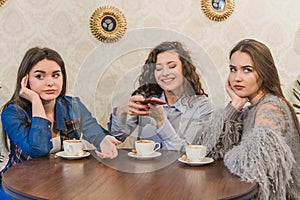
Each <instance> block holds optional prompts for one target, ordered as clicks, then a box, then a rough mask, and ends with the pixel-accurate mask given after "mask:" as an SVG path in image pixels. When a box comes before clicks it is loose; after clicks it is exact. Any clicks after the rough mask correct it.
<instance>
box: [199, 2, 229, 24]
mask: <svg viewBox="0 0 300 200" xmlns="http://www.w3.org/2000/svg"><path fill="white" fill-rule="evenodd" d="M201 7H202V10H203V12H204V14H205V15H206V16H207V17H208V18H209V19H211V20H214V21H223V20H225V19H227V18H228V17H229V16H230V15H231V14H232V13H233V10H234V0H201Z"/></svg>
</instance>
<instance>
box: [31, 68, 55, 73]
mask: <svg viewBox="0 0 300 200" xmlns="http://www.w3.org/2000/svg"><path fill="white" fill-rule="evenodd" d="M57 72H61V70H55V71H53V72H52V73H57ZM33 73H43V74H45V73H46V72H45V71H43V70H39V69H38V70H35V71H34V72H33Z"/></svg>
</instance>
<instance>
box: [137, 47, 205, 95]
mask: <svg viewBox="0 0 300 200" xmlns="http://www.w3.org/2000/svg"><path fill="white" fill-rule="evenodd" d="M166 51H174V52H176V53H178V55H179V59H180V61H181V63H182V73H183V77H184V78H185V81H184V88H185V91H184V93H185V95H186V96H191V95H194V94H196V95H205V96H208V95H207V94H206V93H205V91H204V89H203V88H202V86H201V82H200V76H199V75H198V73H197V72H196V67H195V65H194V64H193V62H192V59H191V56H190V54H189V52H188V51H187V50H185V49H184V48H183V46H182V44H181V43H180V42H178V41H166V42H163V43H161V44H159V45H158V46H156V47H155V48H154V49H152V51H151V52H150V53H149V55H148V58H147V60H146V61H145V64H144V66H143V68H142V73H141V75H140V76H139V78H138V81H139V88H138V89H137V90H135V91H134V92H133V94H132V95H135V94H142V95H143V96H145V97H151V96H156V97H160V96H161V94H162V92H163V89H162V88H161V87H160V86H159V85H158V84H157V82H156V80H155V76H154V70H155V66H156V61H157V55H158V54H160V53H163V52H166ZM188 87H190V88H191V89H192V91H191V90H188V89H187V88H188Z"/></svg>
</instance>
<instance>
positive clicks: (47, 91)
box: [45, 90, 56, 94]
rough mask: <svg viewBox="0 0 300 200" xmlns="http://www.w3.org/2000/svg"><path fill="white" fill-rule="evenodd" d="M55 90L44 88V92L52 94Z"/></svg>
mask: <svg viewBox="0 0 300 200" xmlns="http://www.w3.org/2000/svg"><path fill="white" fill-rule="evenodd" d="M55 91H56V90H45V93H46V94H54V93H55Z"/></svg>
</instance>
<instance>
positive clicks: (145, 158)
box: [128, 151, 161, 160]
mask: <svg viewBox="0 0 300 200" xmlns="http://www.w3.org/2000/svg"><path fill="white" fill-rule="evenodd" d="M128 156H129V157H132V158H136V159H140V160H148V159H152V158H156V157H159V156H161V153H160V152H157V151H155V152H153V153H151V154H150V155H139V154H137V153H132V152H129V153H128Z"/></svg>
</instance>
